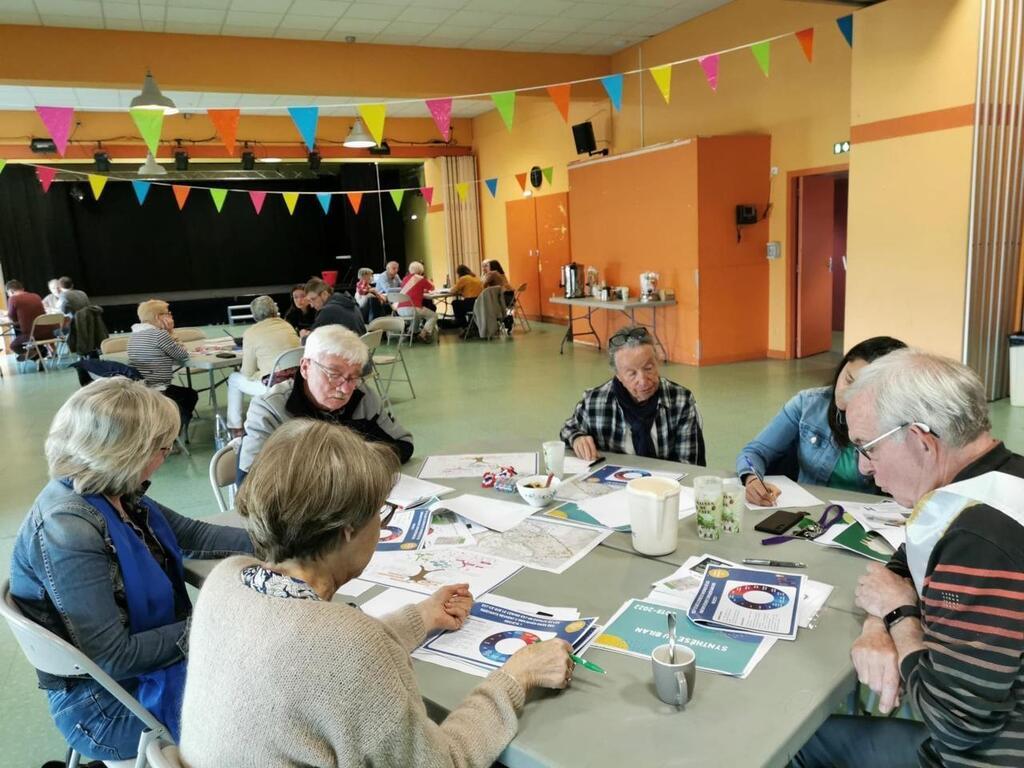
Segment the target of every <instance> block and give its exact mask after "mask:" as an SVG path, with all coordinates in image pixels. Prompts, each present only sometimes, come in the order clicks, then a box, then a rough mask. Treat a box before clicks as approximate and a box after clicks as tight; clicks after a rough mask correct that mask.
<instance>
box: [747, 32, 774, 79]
mask: <svg viewBox="0 0 1024 768" xmlns="http://www.w3.org/2000/svg"><path fill="white" fill-rule="evenodd" d="M750 52H751V53H752V54H754V58H755V59H757V66H759V67H760V68H761V71H762V72H764V76H765V77H768V73H769V72H770V71H771V68H772V47H771V43H769V42H768V41H767V40H765V41H764V42H763V43H754V44H753V45H752V46H750Z"/></svg>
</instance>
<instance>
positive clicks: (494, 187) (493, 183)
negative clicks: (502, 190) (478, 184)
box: [484, 179, 498, 197]
mask: <svg viewBox="0 0 1024 768" xmlns="http://www.w3.org/2000/svg"><path fill="white" fill-rule="evenodd" d="M484 184H486V185H487V189H489V190H490V191H491V197H497V196H498V180H497V179H484Z"/></svg>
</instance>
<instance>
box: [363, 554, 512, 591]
mask: <svg viewBox="0 0 1024 768" xmlns="http://www.w3.org/2000/svg"><path fill="white" fill-rule="evenodd" d="M519 568H520V565H519V563H513V562H511V561H509V560H504V559H502V558H500V557H492V556H490V555H487V554H482V553H479V552H472V551H470V550H468V549H459V548H456V549H424V550H420V551H418V552H377V553H375V554H374V556H373V558H372V559H371V560H370V564H369V565H367V566H366V570H364V571H363V573H362V574H361V576H360V578H361V579H363V580H364V581H372V582H374V583H375V584H383V585H384V586H386V587H398V588H399V589H409V590H412V591H413V592H421V593H423V594H425V595H430V594H433V593H434V592H435V591H437V589H438V588H439V587H442V586H444V585H445V584H469V590H470V592H472V593H473V595H474V596H479V595H483V594H485V593H487V592H490V591H491V590H492V589H494V588H495V587H496V586H498V584H501V582H503V581H505V579H507V578H508V577H509V576H511V575H512V574H514V573H515V572H516V571H518V570H519Z"/></svg>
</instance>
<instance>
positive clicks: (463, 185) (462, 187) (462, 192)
mask: <svg viewBox="0 0 1024 768" xmlns="http://www.w3.org/2000/svg"><path fill="white" fill-rule="evenodd" d="M455 191H456V192H458V193H459V199H460V200H461V201H462V202H466V196H467V195H468V194H469V182H468V181H460V182H458V183H456V185H455Z"/></svg>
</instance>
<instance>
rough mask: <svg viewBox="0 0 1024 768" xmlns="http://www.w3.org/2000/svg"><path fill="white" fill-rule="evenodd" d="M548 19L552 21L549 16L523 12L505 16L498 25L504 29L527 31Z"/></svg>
mask: <svg viewBox="0 0 1024 768" xmlns="http://www.w3.org/2000/svg"><path fill="white" fill-rule="evenodd" d="M546 21H550V18H549V17H547V16H533V15H530V14H526V13H521V14H514V15H511V16H506V17H505V18H503V19H502V20H501V21H499V22H498V26H499V27H501V28H502V29H520V30H524V31H525V30H530V29H536V28H537V27H539V26H540V25H541V24H543V23H544V22H546Z"/></svg>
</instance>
